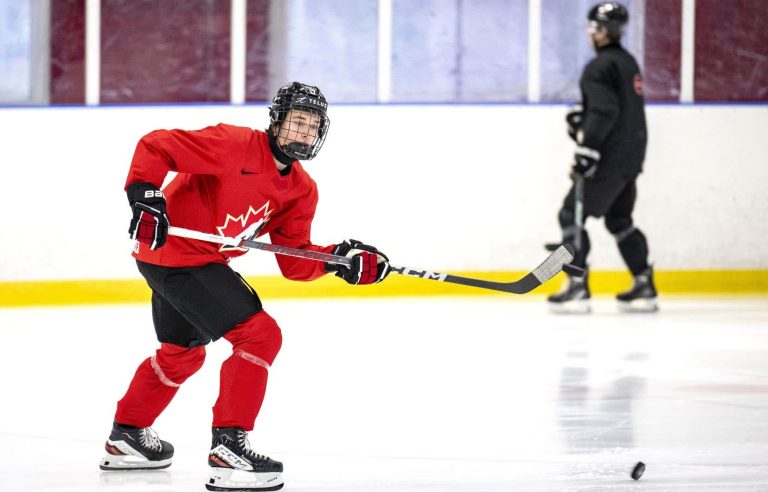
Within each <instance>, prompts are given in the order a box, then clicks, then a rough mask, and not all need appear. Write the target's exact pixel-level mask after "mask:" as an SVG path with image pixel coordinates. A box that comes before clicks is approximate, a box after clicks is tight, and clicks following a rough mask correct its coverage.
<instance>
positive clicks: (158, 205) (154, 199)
mask: <svg viewBox="0 0 768 492" xmlns="http://www.w3.org/2000/svg"><path fill="white" fill-rule="evenodd" d="M126 193H127V194H128V203H130V204H131V210H133V218H132V219H131V225H130V227H129V228H128V234H130V235H131V239H135V240H136V241H139V242H140V243H144V244H149V249H157V248H160V247H162V246H163V245H164V244H165V239H166V237H167V236H168V213H167V212H166V210H165V197H164V196H163V192H162V191H160V190H159V189H157V186H155V185H153V184H151V183H133V184H132V185H129V186H128V188H127V189H126Z"/></svg>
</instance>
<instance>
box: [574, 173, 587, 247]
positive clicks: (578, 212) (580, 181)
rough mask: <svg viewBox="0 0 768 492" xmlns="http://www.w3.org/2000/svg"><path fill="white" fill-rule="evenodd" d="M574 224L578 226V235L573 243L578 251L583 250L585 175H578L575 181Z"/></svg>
mask: <svg viewBox="0 0 768 492" xmlns="http://www.w3.org/2000/svg"><path fill="white" fill-rule="evenodd" d="M573 215H574V217H573V224H574V226H576V237H574V238H573V245H574V246H575V247H576V252H579V251H581V235H582V233H583V232H584V176H577V177H576V180H575V181H574V183H573Z"/></svg>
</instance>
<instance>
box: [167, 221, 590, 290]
mask: <svg viewBox="0 0 768 492" xmlns="http://www.w3.org/2000/svg"><path fill="white" fill-rule="evenodd" d="M168 234H170V235H171V236H178V237H185V238H188V239H198V240H200V241H208V242H211V243H217V244H226V245H229V246H234V247H237V248H248V249H259V250H262V251H269V252H271V253H276V254H279V255H287V256H295V257H297V258H304V259H308V260H314V261H322V262H325V263H335V264H339V265H345V266H350V265H351V264H352V260H351V259H349V258H347V257H346V256H338V255H332V254H329V253H321V252H319V251H309V250H305V249H297V248H288V247H285V246H278V245H276V244H270V243H261V242H258V241H251V240H248V239H238V238H233V237H227V236H217V235H216V234H209V233H207V232H200V231H193V230H190V229H184V228H182V227H173V226H171V227H169V228H168ZM572 260H573V247H572V246H570V245H564V246H561V247H559V248H558V249H557V250H555V251H554V252H553V253H551V254H550V255H549V256H548V257H547V258H546V259H545V260H544V261H543V262H542V263H541V264H540V265H539V266H537V267H536V268H535V269H534V270H533V271H532V272H530V273H528V274H527V275H525V276H524V277H523V278H521V279H520V280H518V281H516V282H508V283H504V282H490V281H488V280H479V279H474V278H468V277H459V276H458V275H449V274H446V273H437V272H430V271H428V270H419V269H416V268H410V267H401V266H395V265H390V266H391V268H392V271H393V272H394V273H399V274H400V275H407V276H409V277H417V278H423V279H426V280H436V281H438V282H449V283H453V284H460V285H468V286H471V287H479V288H481V289H490V290H497V291H501V292H507V293H510V294H525V293H526V292H530V291H532V290H533V289H535V288H536V287H538V286H539V285H541V284H543V283H544V282H546V281H547V280H549V279H551V278H552V277H554V276H555V275H557V274H558V273H559V272H560V271H566V272H568V273H569V274H571V275H579V273H583V271H581V270H580V269H579V268H577V267H573V266H571V265H570V264H569V263H570V262H571V261H572Z"/></svg>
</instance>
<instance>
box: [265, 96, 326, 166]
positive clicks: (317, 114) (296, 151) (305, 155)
mask: <svg viewBox="0 0 768 492" xmlns="http://www.w3.org/2000/svg"><path fill="white" fill-rule="evenodd" d="M291 110H293V111H294V116H295V115H296V113H303V114H305V115H307V116H308V119H309V121H300V123H303V124H302V125H301V129H299V130H293V129H291V128H290V126H291V123H290V122H289V121H288V120H287V116H288V113H289V112H290V111H291ZM273 117H274V121H275V123H276V126H275V140H276V141H277V146H278V147H279V148H280V150H281V151H283V153H285V155H287V156H288V157H291V158H293V159H298V160H311V159H313V158H314V157H315V156H316V155H317V153H318V152H320V148H321V147H322V146H323V143H325V137H326V136H327V135H328V127H330V125H331V121H330V119H329V118H328V116H327V115H326V114H325V113H324V112H323V111H320V110H318V109H314V108H304V107H283V108H279V109H277V110H274V109H273ZM315 118H317V128H311V127H310V123H312V120H313V119H315ZM304 136H309V137H311V138H312V139H311V141H310V142H309V143H305V142H303V141H299V140H298V139H300V138H301V137H304ZM280 137H285V138H286V140H287V141H286V142H285V143H284V144H281V143H280V140H281V138H280Z"/></svg>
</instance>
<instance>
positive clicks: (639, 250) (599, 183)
mask: <svg viewBox="0 0 768 492" xmlns="http://www.w3.org/2000/svg"><path fill="white" fill-rule="evenodd" d="M636 181H637V175H633V176H621V175H616V176H595V177H594V178H587V179H585V180H584V201H583V210H584V221H583V223H586V219H587V217H596V218H600V217H605V227H606V228H607V229H608V231H609V232H610V233H611V234H613V237H614V238H615V239H616V243H617V245H618V247H619V252H620V253H621V257H622V258H623V259H624V262H625V263H626V264H627V267H628V268H629V270H630V271H631V272H632V275H638V274H639V273H641V272H642V271H643V270H645V269H647V268H648V242H647V241H646V239H645V235H644V234H643V233H642V232H641V231H640V229H638V228H637V227H635V225H634V222H633V220H632V212H633V210H634V208H635V200H636V199H637V185H636ZM574 191H575V190H574V186H571V189H570V190H569V191H568V194H567V195H566V196H565V199H564V200H563V206H562V208H561V209H560V213H559V214H558V220H559V221H560V228H561V229H562V231H563V242H564V243H567V244H571V245H573V244H574V239H575V236H576V225H575V223H576V222H575V217H576V215H575V203H574ZM589 250H590V243H589V235H588V234H587V231H586V230H585V229H584V228H582V231H581V249H580V250H579V251H576V256H575V258H574V260H573V264H574V265H576V266H579V267H582V268H585V267H586V266H587V256H588V255H589Z"/></svg>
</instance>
